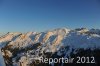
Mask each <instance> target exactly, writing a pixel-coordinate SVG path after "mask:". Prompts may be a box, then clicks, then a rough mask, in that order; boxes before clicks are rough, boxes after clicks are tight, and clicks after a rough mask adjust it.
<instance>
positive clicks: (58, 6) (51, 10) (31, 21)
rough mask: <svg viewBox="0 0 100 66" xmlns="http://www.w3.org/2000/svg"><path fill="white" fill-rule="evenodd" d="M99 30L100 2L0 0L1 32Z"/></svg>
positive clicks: (94, 0)
mask: <svg viewBox="0 0 100 66" xmlns="http://www.w3.org/2000/svg"><path fill="white" fill-rule="evenodd" d="M60 27H68V28H71V29H73V28H78V27H86V28H100V0H0V32H9V31H10V32H17V31H18V32H27V31H45V30H48V29H54V28H60Z"/></svg>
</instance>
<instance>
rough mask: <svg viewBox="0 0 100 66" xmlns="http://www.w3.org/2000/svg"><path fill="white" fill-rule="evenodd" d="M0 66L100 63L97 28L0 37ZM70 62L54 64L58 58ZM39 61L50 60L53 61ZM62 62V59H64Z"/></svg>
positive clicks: (99, 33) (51, 65)
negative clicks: (42, 60) (71, 60)
mask: <svg viewBox="0 0 100 66" xmlns="http://www.w3.org/2000/svg"><path fill="white" fill-rule="evenodd" d="M0 50H1V51H0V61H1V62H0V66H66V65H68V64H88V65H89V64H91V65H93V64H95V66H98V65H99V63H100V29H87V28H77V29H73V30H71V29H67V28H58V29H54V30H48V31H45V32H40V33H39V32H27V33H20V32H8V33H7V34H5V35H0ZM62 57H63V58H69V59H71V58H74V59H73V62H70V61H68V62H67V61H66V63H64V62H62V61H61V60H60V62H57V61H58V60H57V59H59V58H62ZM41 58H42V59H45V58H48V59H49V58H52V59H55V58H56V59H55V60H56V61H55V62H52V60H50V62H49V61H48V60H45V62H41ZM64 60H65V59H64Z"/></svg>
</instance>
